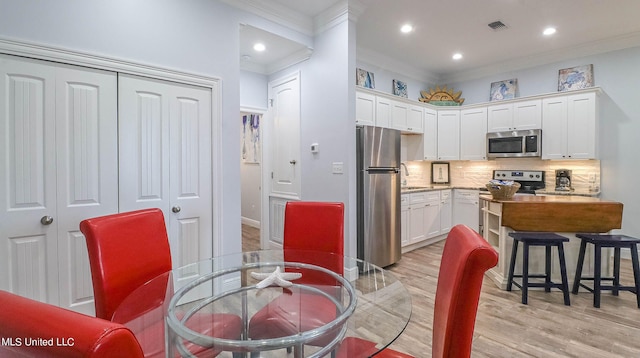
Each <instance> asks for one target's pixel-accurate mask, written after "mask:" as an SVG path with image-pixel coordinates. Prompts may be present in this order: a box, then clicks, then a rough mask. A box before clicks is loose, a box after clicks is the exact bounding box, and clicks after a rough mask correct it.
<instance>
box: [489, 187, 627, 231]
mask: <svg viewBox="0 0 640 358" xmlns="http://www.w3.org/2000/svg"><path fill="white" fill-rule="evenodd" d="M480 198H481V199H483V200H488V201H492V202H497V203H500V204H502V225H503V226H506V227H510V228H511V229H513V230H516V231H544V232H589V233H604V232H609V231H610V230H613V229H620V228H621V226H622V206H623V205H622V203H619V202H615V201H609V200H602V199H599V198H594V197H585V196H567V195H552V196H536V195H518V194H516V195H514V196H513V198H511V199H508V200H496V199H493V197H491V195H481V196H480Z"/></svg>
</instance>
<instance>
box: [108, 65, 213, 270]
mask: <svg viewBox="0 0 640 358" xmlns="http://www.w3.org/2000/svg"><path fill="white" fill-rule="evenodd" d="M118 95H119V110H120V113H119V114H120V117H119V133H120V144H119V145H120V179H119V181H120V211H131V210H138V209H144V208H151V207H157V208H160V209H162V211H163V213H164V215H165V221H166V223H167V229H168V232H169V240H170V244H171V255H172V259H173V266H174V267H180V266H184V265H186V264H188V263H192V262H195V261H198V260H201V259H205V258H208V257H211V256H212V254H213V252H212V250H213V249H212V240H213V238H212V235H213V234H212V197H211V195H212V192H211V175H212V173H211V113H212V108H211V90H210V89H207V88H201V87H195V86H190V85H183V84H178V83H173V82H168V81H161V80H154V79H148V78H142V77H137V76H131V75H122V74H121V75H120V80H119V92H118ZM194 267H195V266H194ZM193 274H194V275H195V274H197V273H196V272H194V273H193Z"/></svg>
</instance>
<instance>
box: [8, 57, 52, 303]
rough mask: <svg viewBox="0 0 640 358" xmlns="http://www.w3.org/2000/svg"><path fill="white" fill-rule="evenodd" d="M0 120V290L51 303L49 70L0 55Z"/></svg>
mask: <svg viewBox="0 0 640 358" xmlns="http://www.w3.org/2000/svg"><path fill="white" fill-rule="evenodd" d="M0 120H1V123H0V127H1V130H0V132H1V133H2V135H1V136H0V148H1V149H0V152H2V155H0V167H1V172H2V174H0V203H2V205H1V206H2V208H1V209H0V247H2V249H0V289H3V290H7V291H11V292H14V293H16V294H19V295H22V296H26V297H29V298H33V299H36V300H39V301H43V302H50V303H54V304H56V303H57V302H58V287H57V284H58V281H57V279H58V268H57V246H56V227H57V226H58V218H57V216H56V161H55V137H54V133H55V67H54V66H51V65H47V64H44V63H42V62H40V61H35V60H28V59H21V58H17V57H12V56H4V55H0ZM48 217H51V218H53V221H51V222H49V221H47V219H48ZM41 220H42V221H41Z"/></svg>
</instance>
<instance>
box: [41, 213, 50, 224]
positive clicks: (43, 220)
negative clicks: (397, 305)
mask: <svg viewBox="0 0 640 358" xmlns="http://www.w3.org/2000/svg"><path fill="white" fill-rule="evenodd" d="M40 223H41V224H42V225H51V224H52V223H53V217H51V216H48V215H45V216H43V217H42V218H41V219H40Z"/></svg>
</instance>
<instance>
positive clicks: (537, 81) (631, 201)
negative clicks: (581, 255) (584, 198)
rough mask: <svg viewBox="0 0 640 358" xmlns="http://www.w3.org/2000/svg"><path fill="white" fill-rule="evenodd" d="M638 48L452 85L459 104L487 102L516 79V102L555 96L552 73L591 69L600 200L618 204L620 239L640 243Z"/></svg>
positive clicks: (639, 71) (555, 79)
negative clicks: (498, 85)
mask: <svg viewBox="0 0 640 358" xmlns="http://www.w3.org/2000/svg"><path fill="white" fill-rule="evenodd" d="M638 63H640V47H635V48H630V49H625V50H620V51H614V52H609V53H605V54H600V55H595V56H589V57H584V58H577V59H573V60H569V61H562V62H557V63H553V64H549V65H544V66H539V67H535V68H531V69H526V70H521V71H514V72H509V73H504V74H498V75H495V76H491V77H487V78H482V79H478V80H473V81H468V82H462V83H454V84H453V86H454V87H455V88H456V90H462V96H463V97H465V98H466V99H467V100H466V101H465V104H471V103H479V102H487V101H488V98H489V88H490V85H491V82H495V81H499V80H505V79H510V78H517V79H518V87H519V88H520V96H529V95H535V94H541V93H549V92H557V90H558V82H557V81H558V70H560V69H563V68H568V67H573V66H579V65H586V64H593V72H594V82H595V85H596V86H599V87H601V88H602V89H603V91H604V95H603V96H601V98H600V165H601V191H602V194H601V198H603V199H609V200H615V201H619V202H622V203H623V204H624V211H623V222H622V230H621V232H622V233H625V234H627V235H631V236H634V237H640V220H638V219H639V218H640V191H639V190H638V182H639V178H640V165H639V164H638V163H640V161H639V160H638V149H637V148H636V146H637V145H638V142H639V139H638V138H639V135H640V100H638V84H639V83H640V66H638Z"/></svg>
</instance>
